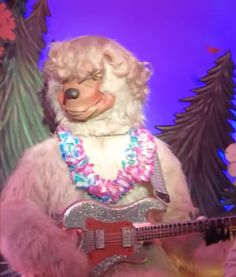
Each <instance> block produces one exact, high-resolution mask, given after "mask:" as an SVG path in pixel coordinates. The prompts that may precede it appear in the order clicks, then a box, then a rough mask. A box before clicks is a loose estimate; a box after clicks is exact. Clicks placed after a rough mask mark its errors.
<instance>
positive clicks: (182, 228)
mask: <svg viewBox="0 0 236 277" xmlns="http://www.w3.org/2000/svg"><path fill="white" fill-rule="evenodd" d="M150 210H158V211H164V210H165V205H164V204H163V202H162V201H158V200H157V199H154V198H144V199H142V200H140V201H137V202H135V203H133V204H131V205H126V206H120V207H112V208H111V207H108V206H105V205H102V204H99V203H97V202H95V201H90V200H85V201H81V202H76V203H74V204H72V205H71V206H70V207H69V208H67V209H66V211H65V212H64V214H63V220H62V221H63V224H62V225H63V228H64V229H65V230H69V229H75V230H76V231H78V232H79V234H80V236H79V237H80V240H79V243H78V247H79V248H80V249H81V250H82V251H84V252H85V253H87V255H88V258H89V265H90V276H101V275H102V274H103V273H104V272H105V271H107V269H108V268H109V267H110V266H112V265H114V264H116V263H120V262H130V263H138V262H140V261H143V260H145V251H144V248H143V242H147V241H151V240H153V239H156V238H164V237H171V236H178V235H184V234H189V233H194V232H204V231H206V230H208V229H209V228H216V229H217V228H220V230H223V232H226V233H227V234H229V233H231V232H233V231H235V230H234V229H233V228H234V227H233V226H235V223H236V217H224V218H223V217H222V218H210V219H203V220H195V221H186V222H177V223H167V224H166V223H160V224H150V223H147V220H146V215H147V212H148V211H150Z"/></svg>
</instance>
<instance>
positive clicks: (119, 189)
mask: <svg viewBox="0 0 236 277" xmlns="http://www.w3.org/2000/svg"><path fill="white" fill-rule="evenodd" d="M56 133H57V136H58V138H59V141H60V142H59V149H60V152H61V155H62V159H63V160H64V161H65V162H66V163H67V166H68V168H69V170H70V176H71V179H72V181H73V183H74V184H75V187H76V188H79V189H83V190H86V191H87V193H88V194H89V195H90V196H92V197H93V198H96V199H98V200H100V201H102V202H104V203H109V202H111V203H116V202H117V201H119V200H120V199H121V198H122V197H123V196H124V195H125V194H126V193H127V192H129V191H130V190H131V189H132V188H133V187H134V185H135V184H136V183H141V182H148V181H149V180H150V175H151V174H152V173H153V170H154V156H155V153H156V144H155V141H154V137H153V136H152V135H151V134H150V133H149V132H148V131H147V130H146V129H143V128H131V129H130V130H129V136H130V142H129V145H128V148H127V149H126V150H125V157H124V160H123V161H122V170H119V171H118V173H117V176H116V179H114V180H110V179H104V178H102V177H101V176H100V175H98V174H96V173H95V172H94V169H93V167H94V165H93V164H91V163H89V158H88V156H87V155H86V153H85V150H84V148H83V141H82V139H81V138H79V137H76V136H73V135H72V134H71V133H70V131H69V130H68V129H66V128H63V127H62V126H59V127H58V128H57V130H56Z"/></svg>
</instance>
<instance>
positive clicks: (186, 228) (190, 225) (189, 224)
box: [136, 217, 236, 241]
mask: <svg viewBox="0 0 236 277" xmlns="http://www.w3.org/2000/svg"><path fill="white" fill-rule="evenodd" d="M233 220H234V221H235V220H236V219H235V217H224V218H211V219H204V220H195V221H186V222H178V223H168V224H156V225H146V226H142V227H137V228H136V236H137V240H138V241H149V240H152V239H156V238H164V237H171V236H178V235H184V234H190V233H195V232H204V231H206V230H208V229H209V228H222V229H225V230H226V231H229V229H230V227H231V226H232V223H233V222H232V221H233Z"/></svg>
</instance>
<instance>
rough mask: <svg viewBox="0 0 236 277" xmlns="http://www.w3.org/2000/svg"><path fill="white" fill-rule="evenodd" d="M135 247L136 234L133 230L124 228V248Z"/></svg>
mask: <svg viewBox="0 0 236 277" xmlns="http://www.w3.org/2000/svg"><path fill="white" fill-rule="evenodd" d="M133 245H134V232H133V228H130V227H123V228H122V246H123V247H131V246H133Z"/></svg>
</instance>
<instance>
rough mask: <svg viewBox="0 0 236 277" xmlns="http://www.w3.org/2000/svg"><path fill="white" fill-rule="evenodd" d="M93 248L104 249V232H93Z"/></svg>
mask: <svg viewBox="0 0 236 277" xmlns="http://www.w3.org/2000/svg"><path fill="white" fill-rule="evenodd" d="M95 248H96V249H103V248H105V233H104V230H99V229H98V230H96V231H95Z"/></svg>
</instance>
